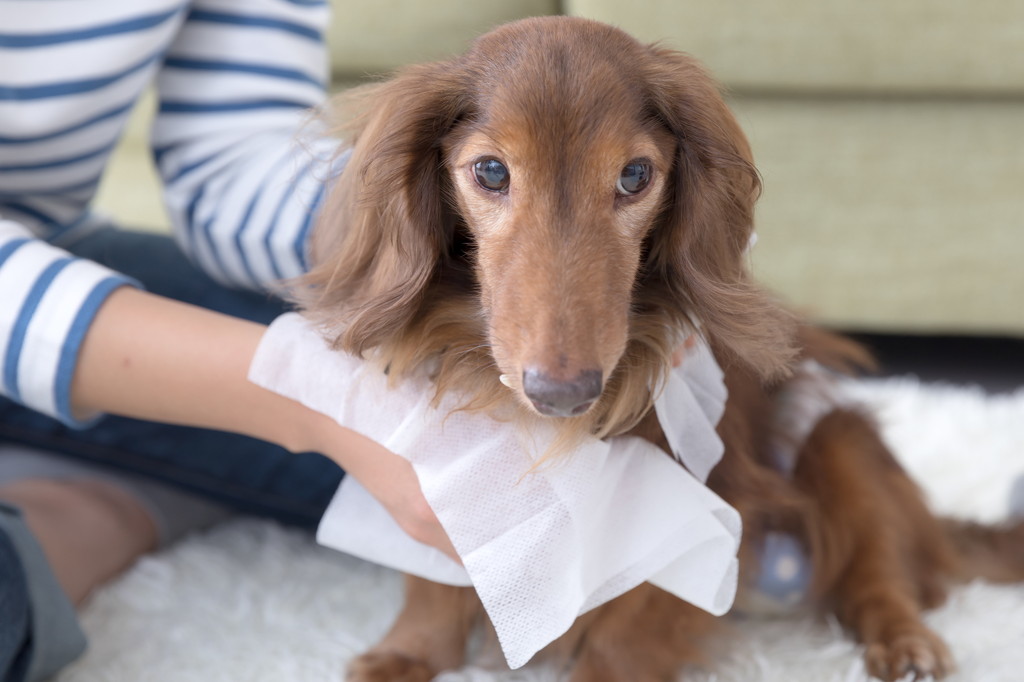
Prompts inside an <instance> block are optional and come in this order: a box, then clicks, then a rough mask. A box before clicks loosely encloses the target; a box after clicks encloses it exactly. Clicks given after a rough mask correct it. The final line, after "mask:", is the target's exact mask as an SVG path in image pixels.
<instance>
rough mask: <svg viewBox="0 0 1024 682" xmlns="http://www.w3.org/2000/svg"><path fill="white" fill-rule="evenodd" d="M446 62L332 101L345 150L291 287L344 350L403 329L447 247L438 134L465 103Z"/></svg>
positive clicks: (448, 223) (448, 219) (449, 230)
mask: <svg viewBox="0 0 1024 682" xmlns="http://www.w3.org/2000/svg"><path fill="white" fill-rule="evenodd" d="M462 83H463V80H462V79H461V78H460V77H459V70H458V69H457V68H455V64H454V63H435V64H422V65H417V66H413V67H410V68H408V69H406V70H404V71H402V72H400V73H399V74H398V75H397V76H395V77H394V78H392V79H391V80H389V81H387V82H384V83H381V84H374V85H370V86H365V87H364V88H359V89H356V90H355V91H354V92H352V93H350V94H348V95H342V96H341V98H342V99H341V101H340V102H336V105H337V108H338V109H340V110H341V112H342V113H341V116H353V117H354V118H353V119H352V120H351V121H349V122H348V123H346V124H343V128H342V134H341V136H342V137H343V139H345V140H346V142H347V143H348V144H351V145H354V148H353V152H352V156H351V158H350V159H349V161H348V163H347V165H346V167H345V169H344V171H343V172H342V174H341V176H340V177H339V178H338V181H337V183H336V184H335V186H334V187H333V189H332V191H331V193H330V196H329V197H328V200H327V202H326V204H325V207H324V209H323V210H322V211H321V215H320V217H319V221H318V224H317V226H316V232H315V234H314V238H313V262H314V267H313V268H312V269H311V271H310V273H309V274H308V275H306V276H305V277H304V278H302V279H301V280H300V281H299V283H298V286H297V287H295V289H294V291H295V297H296V298H297V299H298V303H299V305H300V306H301V307H303V308H304V309H305V310H306V311H307V313H308V314H310V316H311V317H313V318H314V319H315V320H316V321H318V322H319V323H321V325H322V326H323V327H324V328H326V329H327V330H328V331H330V332H332V333H334V335H335V336H334V339H333V340H334V343H335V346H336V347H342V348H344V349H346V350H347V351H349V352H353V353H362V352H363V351H364V350H367V349H369V348H373V347H376V346H380V345H382V344H384V345H386V344H387V343H388V342H391V341H394V340H396V339H399V338H401V337H402V335H403V333H404V332H405V331H406V330H407V328H408V326H409V323H410V322H411V321H412V320H413V319H414V317H415V315H416V313H417V311H418V310H419V307H420V306H421V305H422V302H423V298H424V293H425V290H426V288H427V286H428V285H429V283H430V282H431V280H432V279H433V278H434V276H435V272H436V270H437V268H438V267H439V266H440V265H441V264H442V261H443V259H444V258H445V256H446V254H447V253H448V249H449V244H450V242H451V240H452V234H453V231H454V226H453V220H454V217H453V215H452V213H451V212H450V211H449V209H448V197H449V195H450V189H449V188H448V186H447V185H448V183H449V179H448V177H447V175H446V174H445V171H444V163H443V159H442V148H441V147H442V146H441V141H442V139H443V138H444V136H445V134H446V133H447V132H448V131H450V130H451V128H452V127H453V126H454V125H455V123H456V122H457V121H458V120H459V118H460V117H461V116H463V115H464V113H465V111H466V108H467V106H468V103H467V97H466V95H465V90H464V88H463V85H462Z"/></svg>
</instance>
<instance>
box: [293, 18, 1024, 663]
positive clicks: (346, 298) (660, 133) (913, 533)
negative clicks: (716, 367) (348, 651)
mask: <svg viewBox="0 0 1024 682" xmlns="http://www.w3.org/2000/svg"><path fill="white" fill-rule="evenodd" d="M343 110H344V111H346V112H348V113H347V114H346V115H348V114H351V112H353V111H354V112H355V114H354V115H353V120H354V123H352V124H350V125H349V126H348V128H347V130H346V131H345V135H346V136H347V138H348V139H349V141H350V142H352V143H353V144H354V151H353V155H352V158H351V160H350V161H349V164H348V168H347V169H346V171H345V172H344V174H343V176H342V177H341V178H340V181H339V183H338V186H337V188H336V190H335V192H334V193H333V196H332V197H331V199H330V201H329V204H328V206H327V207H326V209H325V211H324V218H323V220H322V224H321V225H320V226H319V230H318V232H317V237H316V244H315V251H316V260H317V262H318V263H319V265H318V266H317V267H316V268H315V269H314V270H313V272H312V273H311V274H310V275H309V276H308V277H307V278H306V280H305V281H304V283H303V286H302V287H301V288H300V290H299V291H300V294H299V298H300V302H301V303H302V305H303V307H304V308H305V309H306V311H307V313H308V314H310V315H312V316H313V317H314V318H315V319H317V320H319V321H320V322H321V323H322V325H323V326H324V328H325V329H328V330H330V331H331V332H332V333H333V335H334V340H335V344H336V345H337V347H339V348H343V349H345V350H347V351H350V352H356V353H362V354H365V355H368V356H371V357H373V358H375V359H376V360H377V361H379V362H381V363H382V365H385V366H387V367H388V368H389V371H390V375H391V376H392V377H393V378H394V380H396V381H400V380H401V378H402V377H403V376H405V375H407V374H408V373H409V372H412V371H417V370H418V369H421V368H424V367H428V366H429V367H432V369H431V371H433V372H434V376H435V378H436V384H437V391H438V394H439V395H440V394H443V393H445V392H447V391H450V390H458V391H460V392H461V393H463V394H464V395H467V409H482V410H488V409H494V408H498V407H507V406H510V405H511V406H514V409H515V410H516V411H517V413H518V418H519V419H520V420H523V421H526V422H528V421H529V420H531V419H541V418H543V417H540V416H538V415H537V414H536V413H535V412H533V411H532V410H531V408H530V401H529V400H528V399H527V398H526V396H525V395H524V392H523V386H522V385H521V383H520V382H519V377H521V376H522V375H523V372H524V370H526V369H527V368H538V367H539V368H541V369H542V370H543V371H544V372H546V373H547V374H549V375H551V376H556V377H558V378H571V377H572V376H574V375H575V374H576V373H578V372H581V371H584V370H586V369H590V368H599V370H600V372H601V375H602V377H603V379H604V380H605V385H604V390H603V393H602V394H601V397H600V399H599V401H598V402H597V404H596V405H594V406H593V407H591V408H590V409H589V410H588V411H587V412H586V413H585V414H584V415H582V416H579V417H572V418H564V419H561V424H560V425H561V426H562V427H563V428H562V431H563V432H564V433H565V434H566V440H565V443H571V442H572V440H573V439H575V438H579V437H580V436H581V435H584V434H586V435H591V434H593V435H597V436H599V437H604V436H609V435H615V434H620V433H625V432H630V431H632V432H633V433H636V434H640V435H644V436H645V437H647V438H649V439H650V440H652V441H653V442H655V443H661V442H662V440H663V436H662V434H661V433H660V429H658V427H657V422H656V420H654V419H653V418H652V417H653V415H652V410H651V405H652V396H653V395H654V392H655V391H656V390H657V388H658V386H659V385H660V383H661V381H662V380H663V379H664V377H665V374H666V372H667V370H668V368H669V367H670V366H671V357H672V353H673V350H674V349H675V348H676V346H677V345H678V344H679V342H680V341H681V340H682V339H683V338H684V337H685V336H686V335H688V334H692V333H695V332H698V331H699V333H700V334H702V335H703V336H704V338H706V339H707V340H708V342H709V343H710V344H711V346H712V348H713V349H714V351H715V353H716V356H717V357H718V360H719V362H720V364H722V365H723V367H724V368H725V370H726V377H727V379H726V380H727V384H728V387H729V390H730V397H729V402H728V406H727V410H726V413H725V416H724V417H723V419H722V421H721V424H720V426H719V431H720V433H721V436H722V438H723V440H724V442H725V444H726V455H725V457H724V459H723V461H722V463H721V464H720V465H719V466H718V467H717V468H716V469H715V470H714V472H713V473H712V476H711V479H710V480H709V485H710V486H711V488H712V489H714V490H715V491H716V492H718V493H719V494H720V495H722V496H723V497H724V498H725V499H726V500H727V501H729V502H730V503H731V504H733V505H734V506H735V507H736V508H737V509H738V510H739V511H740V513H741V515H742V517H743V519H744V525H745V533H744V545H743V548H742V549H741V564H742V566H743V572H744V573H746V574H754V573H756V558H755V555H756V552H754V551H752V549H751V548H753V547H755V546H756V544H757V542H758V538H759V537H761V536H762V534H763V533H764V532H765V531H768V530H782V531H788V532H790V533H793V534H794V535H796V536H797V537H799V538H800V539H801V540H802V541H803V543H804V544H805V546H806V547H807V548H808V550H809V552H810V554H811V556H812V558H813V563H814V575H815V584H814V592H815V595H816V597H817V599H818V603H819V604H821V605H822V606H823V607H826V608H831V609H832V610H834V612H835V613H836V614H837V615H838V616H839V618H840V619H841V620H842V621H843V622H844V623H845V624H847V625H848V626H849V627H850V629H851V630H852V631H853V633H854V634H855V635H856V636H857V637H858V638H859V639H860V640H861V641H862V642H864V644H865V646H866V657H867V660H868V663H869V667H870V670H871V671H872V672H873V673H874V674H876V675H877V676H879V677H882V678H885V679H896V678H898V677H900V676H901V675H903V674H904V673H905V672H907V671H911V670H914V671H917V672H918V673H920V674H922V675H924V674H934V675H942V674H943V673H945V672H946V671H948V670H949V669H950V668H951V666H952V662H951V660H950V655H949V652H948V650H947V649H946V647H945V645H944V644H943V643H942V641H941V640H940V639H939V638H938V637H937V636H936V635H935V634H934V633H932V632H931V631H930V630H928V628H926V627H925V626H924V624H923V623H922V622H921V619H920V611H921V609H922V608H927V607H929V606H934V605H935V604H937V603H939V602H941V600H942V598H943V596H944V593H945V588H946V585H947V583H948V581H949V580H951V579H956V578H961V577H964V576H965V575H967V574H968V572H971V573H982V574H984V575H988V576H989V577H996V578H1001V579H1021V578H1024V570H1022V567H1024V557H1021V556H1019V550H1018V556H1017V557H1016V558H1015V559H1013V558H1012V557H1010V556H1009V555H1010V549H1008V547H1010V542H1009V541H1008V540H1007V539H1006V538H1007V537H1008V536H1007V533H1005V532H998V531H992V530H990V529H977V528H974V527H969V526H965V525H963V524H959V525H958V524H953V523H948V524H943V523H941V522H939V521H938V520H936V519H935V518H934V517H933V516H932V515H931V514H930V513H929V512H928V510H927V508H926V507H925V505H924V503H923V500H922V497H921V494H920V493H919V491H918V490H917V488H916V487H915V486H914V484H913V483H912V482H911V481H910V480H909V478H908V477H907V476H906V475H905V474H904V473H903V471H902V470H901V469H900V467H899V465H898V464H897V463H896V461H895V459H894V458H893V457H892V455H891V454H890V453H889V451H888V450H887V449H886V447H885V445H884V444H883V443H882V441H881V440H880V438H879V437H878V435H877V431H876V429H875V428H874V427H873V425H872V424H871V423H870V421H869V420H868V419H867V418H865V417H864V416H862V415H860V414H858V413H856V412H852V411H847V410H835V411H833V412H832V413H831V414H829V415H828V416H826V417H825V418H824V419H822V420H821V421H820V422H819V423H818V424H817V425H816V427H815V428H814V430H813V432H812V433H811V435H810V436H809V438H808V439H807V441H806V442H805V443H803V444H802V446H801V449H800V456H799V459H798V463H797V465H796V469H795V471H794V472H793V473H792V475H791V476H787V475H784V474H783V473H781V472H779V471H778V470H777V469H776V468H775V467H774V466H772V465H771V464H770V462H769V460H768V454H767V453H766V444H767V443H768V442H769V441H770V439H771V436H772V435H773V434H772V426H773V424H772V414H773V411H774V406H773V396H774V394H775V391H776V389H777V388H778V385H780V383H781V382H784V381H785V377H786V376H788V374H789V372H791V371H792V368H793V366H794V363H795V361H796V360H797V359H799V357H801V356H804V357H810V358H814V359H816V360H818V361H819V362H822V363H824V364H827V365H829V366H831V367H834V368H836V369H849V368H851V367H856V366H860V365H864V364H867V363H869V362H870V359H869V358H868V357H867V356H866V355H865V354H864V353H863V351H861V350H860V349H859V348H857V347H856V346H854V345H853V344H851V343H850V342H847V341H844V340H842V339H838V338H836V337H832V336H830V335H828V334H826V333H824V332H822V331H820V330H815V329H813V328H809V327H798V325H797V322H796V321H795V319H794V318H793V316H791V315H790V314H789V313H787V312H786V311H785V310H784V309H783V308H781V307H780V306H779V305H778V304H777V303H776V302H775V301H774V300H773V299H772V298H771V297H769V296H767V295H766V294H765V293H763V292H762V291H761V290H760V289H758V288H757V287H756V286H755V285H754V284H753V283H752V282H751V280H750V277H749V275H748V272H747V268H746V263H745V255H744V252H745V248H746V246H747V243H748V240H749V238H750V235H751V231H752V229H753V228H752V225H753V206H754V202H755V200H756V198H757V195H758V193H759V191H760V181H759V177H758V174H757V172H756V170H755V168H754V165H753V161H752V158H751V153H750V149H749V147H748V145H747V142H746V139H745V138H744V136H743V134H742V132H741V131H740V128H739V126H738V125H737V123H736V121H735V119H734V118H733V117H732V115H731V113H730V112H729V110H728V108H727V107H726V105H725V103H724V102H723V100H722V98H721V96H720V94H719V91H718V88H717V86H716V84H715V82H714V81H713V80H712V79H711V78H710V77H709V76H708V74H707V73H706V72H705V71H704V70H703V69H702V68H701V67H700V66H699V65H698V64H697V63H696V62H695V61H694V60H693V59H691V58H689V57H687V56H685V55H683V54H680V53H677V52H673V51H670V50H666V49H663V48H660V47H657V46H646V45H642V44H640V43H637V42H636V41H634V40H633V39H632V38H630V37H629V36H627V35H625V34H624V33H622V32H621V31H618V30H615V29H613V28H611V27H608V26H605V25H602V24H598V23H596V22H590V21H586V20H581V19H569V18H564V17H561V18H543V19H532V20H526V21H522V22H517V23H515V24H511V25H508V26H505V27H501V28H499V29H497V30H496V31H493V32H492V33H490V34H488V35H486V36H484V37H483V38H481V39H479V40H478V41H477V42H476V43H475V44H474V45H473V46H472V47H471V49H470V50H469V51H468V52H467V53H466V54H465V55H463V56H461V57H458V58H455V59H453V60H450V61H447V62H441V63H436V64H427V65H422V66H415V67H411V68H409V69H407V70H405V71H403V72H401V73H400V74H399V75H398V76H397V77H395V78H394V79H392V80H390V81H388V82H386V83H383V84H380V85H375V86H371V87H369V88H368V89H364V90H362V91H359V92H358V93H357V94H356V95H355V96H354V97H349V98H348V99H347V100H346V102H345V103H344V106H343ZM488 157H493V158H497V159H500V160H501V161H502V162H503V163H504V164H505V165H506V166H507V167H508V169H509V171H510V174H511V184H510V186H509V188H508V190H507V191H505V192H494V191H489V190H487V189H484V188H482V187H481V186H479V185H478V184H477V183H476V181H475V180H474V177H473V170H472V169H473V164H474V162H475V161H476V160H479V159H481V158H488ZM637 158H642V159H647V160H649V162H650V163H651V165H652V167H653V174H652V178H651V182H650V185H649V186H648V187H647V188H646V189H645V190H643V191H641V192H639V193H637V194H636V195H631V196H624V195H622V194H621V193H617V192H616V190H615V186H616V185H615V183H616V181H617V179H618V176H619V173H620V172H621V170H622V169H623V167H624V166H625V165H626V164H628V163H629V162H630V161H631V160H634V159H637ZM698 325H699V326H698ZM499 375H506V376H507V377H510V378H511V383H512V385H511V387H506V386H505V385H502V383H500V382H499V381H498V377H499ZM1013 532H1016V533H1017V536H1018V538H1019V536H1020V535H1022V533H1021V531H1020V529H1016V530H1015V531H1013ZM986 533H988V534H989V535H990V536H986V535H985V534H986ZM979 547H983V548H984V550H985V551H984V552H981V553H982V554H984V555H985V558H984V559H983V560H979V561H974V562H972V561H967V560H965V558H964V557H965V552H964V551H963V550H964V549H967V550H970V552H975V550H977V548H979ZM747 580H748V581H749V575H748V576H747ZM408 587H409V590H408V594H407V602H406V608H405V610H404V611H403V613H402V614H401V616H400V617H399V619H398V622H397V623H396V625H395V627H394V629H393V630H392V632H391V633H390V634H389V635H388V636H387V637H386V638H385V639H384V641H383V642H381V643H380V644H379V645H378V646H377V647H376V648H375V649H374V650H373V651H372V652H371V653H369V654H367V655H365V656H363V657H361V658H360V659H358V660H357V661H356V662H355V663H354V665H353V666H352V668H351V669H350V672H349V677H350V679H352V680H358V681H368V680H428V679H430V678H431V677H432V676H433V674H435V673H436V672H438V671H439V670H442V669H446V668H449V667H454V666H458V665H460V664H461V661H462V656H463V650H464V645H465V638H466V633H467V631H468V629H469V627H470V626H471V624H472V622H473V621H474V619H475V617H476V615H478V613H479V605H478V603H477V602H476V600H475V599H474V598H473V597H472V593H471V592H468V591H465V590H459V589H457V588H450V587H443V586H439V585H433V584H430V583H427V582H425V581H422V580H417V579H410V580H409V581H408ZM715 626H716V620H715V619H714V618H712V617H710V616H708V615H707V614H704V613H702V612H700V611H698V610H697V609H695V608H693V607H691V606H689V605H687V604H685V603H683V602H681V601H679V600H677V599H675V598H674V597H671V596H669V595H667V594H665V593H663V592H660V591H659V590H657V589H656V588H653V587H650V586H643V587H641V588H638V589H636V590H634V591H632V592H630V593H628V594H626V595H623V596H622V597H620V598H619V599H616V600H614V601H612V602H611V603H609V604H607V605H605V606H604V607H601V608H599V609H596V610H595V611H593V612H591V613H589V614H587V615H585V616H584V617H582V618H581V619H580V620H579V622H578V623H577V624H576V626H575V627H574V628H573V629H572V630H571V631H570V633H568V634H567V635H566V637H565V638H563V641H562V643H561V645H562V650H563V651H566V652H572V653H573V657H574V660H575V666H574V668H573V672H572V679H573V680H577V681H578V682H595V681H600V680H608V681H613V680H630V681H632V682H635V681H638V680H639V681H644V680H651V681H654V680H664V679H669V678H670V677H671V676H672V675H673V674H675V673H676V671H677V670H678V669H679V668H680V667H681V666H683V665H684V664H686V663H691V662H694V661H698V660H700V658H701V646H700V645H701V642H702V641H704V639H705V638H706V637H707V636H708V635H709V633H711V632H712V631H713V630H714V628H715Z"/></svg>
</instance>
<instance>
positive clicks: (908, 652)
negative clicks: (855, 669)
mask: <svg viewBox="0 0 1024 682" xmlns="http://www.w3.org/2000/svg"><path fill="white" fill-rule="evenodd" d="M864 658H865V661H866V663H867V668H868V672H869V673H870V674H871V675H872V676H874V677H877V678H879V679H881V680H886V682H893V681H894V680H905V679H908V680H928V679H932V680H938V679H941V678H943V677H945V676H946V675H948V674H949V673H951V672H953V670H954V669H955V668H956V665H955V663H954V662H953V655H952V654H951V653H950V651H949V647H947V646H946V643H945V642H943V641H942V639H941V638H940V637H939V636H938V635H936V634H935V633H934V632H932V631H931V630H929V629H927V628H925V627H923V626H922V627H921V628H920V630H918V631H917V632H913V633H907V634H903V635H899V636H898V637H895V638H893V639H892V640H891V641H887V642H875V643H872V644H869V645H868V646H867V649H866V651H865V652H864Z"/></svg>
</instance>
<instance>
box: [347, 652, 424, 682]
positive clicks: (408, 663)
mask: <svg viewBox="0 0 1024 682" xmlns="http://www.w3.org/2000/svg"><path fill="white" fill-rule="evenodd" d="M432 679H434V672H433V671H432V670H431V669H430V667H429V666H428V665H427V664H426V663H425V662H423V661H420V660H417V659H415V658H412V657H410V656H405V655H403V654H399V653H395V652H374V651H371V652H369V653H366V654H363V655H362V656H359V657H358V658H356V659H354V660H353V661H352V662H351V663H349V665H348V672H347V673H346V675H345V680H346V682H430V680H432Z"/></svg>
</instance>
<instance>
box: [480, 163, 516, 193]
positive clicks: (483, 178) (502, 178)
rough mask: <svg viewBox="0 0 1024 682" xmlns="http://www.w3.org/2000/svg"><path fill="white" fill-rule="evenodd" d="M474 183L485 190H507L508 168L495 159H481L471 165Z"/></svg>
mask: <svg viewBox="0 0 1024 682" xmlns="http://www.w3.org/2000/svg"><path fill="white" fill-rule="evenodd" d="M473 172H474V173H475V174H476V182H477V184H478V185H480V186H481V187H483V188H484V189H486V190H490V191H492V192H504V191H505V190H506V189H508V182H509V173H508V168H505V165H504V164H503V163H502V162H501V161H498V160H497V159H481V160H479V161H477V162H476V163H474V164H473Z"/></svg>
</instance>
